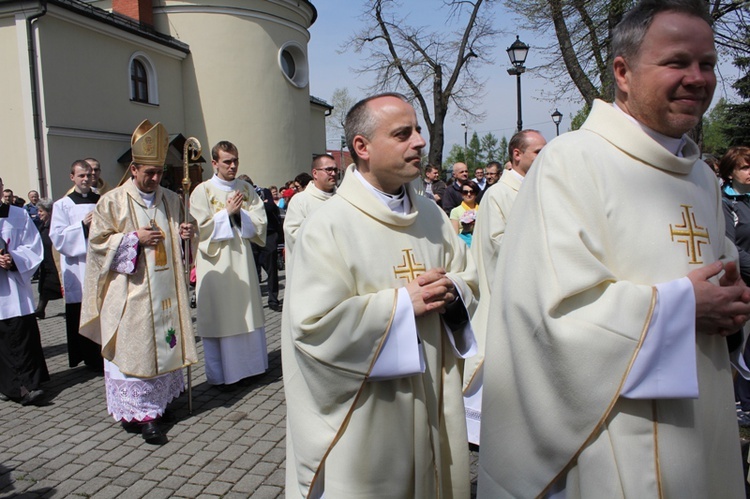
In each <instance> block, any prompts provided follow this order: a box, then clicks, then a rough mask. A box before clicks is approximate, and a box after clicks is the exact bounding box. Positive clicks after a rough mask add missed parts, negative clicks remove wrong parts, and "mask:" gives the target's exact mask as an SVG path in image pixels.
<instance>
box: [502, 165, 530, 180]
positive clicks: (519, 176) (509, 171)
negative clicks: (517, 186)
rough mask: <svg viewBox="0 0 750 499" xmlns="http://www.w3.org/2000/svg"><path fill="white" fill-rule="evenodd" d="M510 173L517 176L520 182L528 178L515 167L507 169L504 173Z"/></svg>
mask: <svg viewBox="0 0 750 499" xmlns="http://www.w3.org/2000/svg"><path fill="white" fill-rule="evenodd" d="M508 173H510V174H511V175H513V176H514V177H516V178H517V179H518V180H519V181H520V182H523V179H525V178H526V177H524V176H523V175H521V174H520V173H518V172H517V171H515V170H514V169H513V168H511V169H510V170H505V173H503V175H507V174H508Z"/></svg>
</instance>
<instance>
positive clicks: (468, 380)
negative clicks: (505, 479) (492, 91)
mask: <svg viewBox="0 0 750 499" xmlns="http://www.w3.org/2000/svg"><path fill="white" fill-rule="evenodd" d="M546 144H547V141H546V140H544V137H542V135H541V134H540V133H539V132H538V131H536V130H522V131H520V132H518V133H516V134H515V135H514V136H513V137H511V139H510V142H509V143H508V154H509V155H510V158H511V164H512V165H513V167H512V168H511V170H509V171H508V172H507V173H506V174H505V175H503V176H502V177H501V178H500V182H497V183H496V184H494V185H490V186H489V187H487V190H486V191H484V195H483V196H482V202H481V203H480V205H479V210H478V211H479V212H478V213H477V221H476V223H475V226H474V237H473V245H472V246H471V252H472V255H473V256H474V261H475V262H476V264H477V272H478V273H479V292H480V296H482V299H481V300H480V301H479V306H478V307H477V309H476V311H475V312H474V316H473V317H472V324H473V325H474V331H475V333H476V336H477V343H478V344H479V352H478V353H477V355H475V356H474V357H472V358H471V359H468V360H467V361H466V364H464V397H465V399H464V403H465V404H466V425H467V428H468V432H469V442H471V443H473V444H476V445H479V427H480V421H481V413H482V370H481V366H482V363H483V362H484V342H485V338H486V336H487V326H488V323H487V315H488V314H489V310H490V289H491V287H492V280H493V277H494V275H495V269H496V267H497V256H498V254H499V253H500V245H501V244H502V242H503V237H504V235H505V226H506V224H507V223H508V217H509V216H510V211H511V208H513V203H514V202H515V200H516V196H517V195H518V189H520V188H521V182H522V181H523V179H524V177H525V176H526V174H527V173H528V171H529V169H530V168H531V164H532V163H533V162H534V159H535V158H536V156H537V154H539V151H541V150H542V148H543V147H544V146H545V145H546ZM496 164H497V163H496ZM497 165H498V166H499V164H497ZM496 168H497V167H495V169H496ZM489 172H490V168H489V167H488V168H487V175H488V176H489V174H490V173H489Z"/></svg>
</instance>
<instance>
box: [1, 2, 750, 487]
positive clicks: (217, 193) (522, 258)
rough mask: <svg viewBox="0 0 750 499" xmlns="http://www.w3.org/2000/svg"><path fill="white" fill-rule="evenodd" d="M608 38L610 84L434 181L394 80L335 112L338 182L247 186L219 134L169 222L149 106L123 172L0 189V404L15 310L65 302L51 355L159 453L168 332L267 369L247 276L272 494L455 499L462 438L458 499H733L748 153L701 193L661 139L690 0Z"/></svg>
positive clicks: (682, 68)
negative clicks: (267, 403) (264, 392)
mask: <svg viewBox="0 0 750 499" xmlns="http://www.w3.org/2000/svg"><path fill="white" fill-rule="evenodd" d="M611 51H612V61H613V62H612V70H613V76H614V81H615V86H616V88H615V99H614V102H613V103H605V102H603V101H596V102H595V103H594V104H593V107H592V110H591V113H590V115H589V117H588V118H587V120H586V122H585V123H584V124H583V125H582V127H581V128H580V130H578V131H575V132H571V133H567V134H563V135H562V136H561V137H559V138H556V139H555V140H554V141H551V142H550V144H547V143H546V140H545V138H544V137H543V136H542V134H541V133H540V132H539V131H537V130H531V129H528V130H522V131H520V132H518V133H516V134H515V135H514V136H513V137H512V138H511V140H510V142H509V145H508V149H509V150H508V154H509V158H510V161H509V163H508V164H507V165H506V166H503V165H500V164H499V163H496V162H492V163H489V164H487V165H486V166H485V167H483V168H476V169H475V170H474V172H470V171H469V168H468V167H467V165H466V164H464V163H456V164H454V165H452V169H451V176H450V177H449V178H448V179H446V180H443V179H442V175H441V170H440V168H439V167H438V165H427V166H426V167H424V168H422V165H421V161H422V155H421V152H422V148H423V147H424V146H425V141H424V139H423V138H422V136H421V133H420V126H419V123H418V120H417V116H416V112H415V110H414V108H413V107H412V105H411V104H410V103H409V101H408V99H407V98H406V97H404V96H403V95H401V94H397V93H383V94H378V95H374V96H370V97H368V98H366V99H363V100H361V101H360V102H358V103H356V104H355V105H354V106H353V107H352V108H351V109H350V110H349V112H348V113H347V115H346V119H345V122H344V130H345V137H346V143H347V148H348V150H349V152H350V153H351V155H352V158H353V164H352V165H350V166H349V167H348V168H346V170H345V171H341V170H340V169H339V168H338V167H337V165H336V162H335V160H334V158H333V157H332V156H330V155H328V154H322V155H316V156H314V158H313V160H312V164H311V166H310V171H309V173H308V172H303V173H300V174H299V175H297V176H296V177H295V178H294V180H291V181H289V182H287V183H286V184H285V185H284V186H282V187H280V188H279V187H277V186H270V187H269V188H268V189H265V188H260V187H257V186H255V185H254V184H253V182H252V180H251V179H250V178H249V177H247V176H244V177H243V176H242V175H239V173H238V172H239V151H238V149H237V147H236V146H235V145H234V144H232V143H231V142H228V141H221V142H219V143H217V144H216V145H215V146H214V147H213V149H212V151H211V158H212V166H213V170H214V174H213V176H212V177H211V178H210V179H209V180H206V181H205V182H203V183H201V184H199V185H198V186H197V187H195V189H194V190H193V191H192V194H191V195H190V202H189V206H190V209H189V213H183V204H182V202H181V200H180V198H179V196H178V195H177V194H175V193H173V192H171V191H169V190H168V189H165V188H162V187H161V186H160V181H161V177H162V174H163V171H164V170H163V167H164V162H165V158H166V150H167V145H168V139H167V138H168V135H167V131H166V130H165V129H164V127H163V126H162V125H161V124H159V123H157V124H155V125H154V124H151V123H150V122H148V121H144V122H143V123H141V124H140V125H139V127H138V128H137V129H136V130H135V132H134V133H133V136H132V141H131V144H132V153H133V161H132V163H131V165H130V170H129V171H130V179H129V180H127V181H125V182H124V183H123V184H122V185H121V186H118V187H116V188H114V189H110V187H109V186H108V185H107V184H106V183H104V182H102V181H101V179H100V178H99V177H98V175H97V169H98V168H99V163H98V162H96V160H93V158H88V159H86V160H80V161H76V162H74V163H73V164H72V166H71V172H70V177H71V181H72V183H73V187H72V190H71V191H70V192H69V193H68V194H67V195H66V196H65V197H63V198H62V199H60V200H58V201H57V202H56V203H54V205H53V204H52V202H51V201H50V200H46V199H39V196H38V194H36V193H34V192H33V191H32V193H29V199H30V202H29V203H28V205H26V204H24V205H23V206H24V207H25V209H24V208H23V207H17V206H14V205H13V204H12V203H13V202H14V199H15V198H14V196H13V193H12V192H10V193H8V191H7V190H6V191H4V192H3V200H4V203H3V204H2V205H0V234H1V235H2V238H1V239H0V268H1V269H2V270H0V293H2V296H3V297H6V296H7V297H11V298H12V299H3V300H2V303H1V304H0V314H2V315H1V316H0V359H1V360H2V362H0V375H1V376H0V393H1V394H2V396H3V397H4V398H6V399H9V400H10V399H12V400H15V401H18V402H20V403H21V404H24V405H28V404H40V403H43V401H44V393H43V392H42V390H41V388H40V387H41V384H42V383H43V382H44V381H45V380H46V379H48V378H49V375H48V372H47V368H46V365H45V362H44V357H43V354H42V349H41V343H40V338H39V329H38V323H37V319H43V318H44V310H45V308H44V307H45V305H46V303H47V302H48V301H49V300H53V299H58V298H60V297H61V296H64V297H65V300H66V324H67V333H68V336H67V338H68V356H69V363H70V366H71V367H73V366H76V365H78V364H79V363H81V362H83V363H84V364H85V365H86V366H87V368H88V369H91V370H94V371H96V372H102V373H103V376H104V383H105V388H106V397H107V410H108V412H109V413H110V414H111V415H112V416H113V418H114V419H115V420H116V421H120V422H121V423H122V425H123V427H124V429H125V430H126V431H132V432H136V433H140V434H141V435H142V436H143V438H144V439H145V440H146V441H147V442H149V443H154V444H163V443H165V442H166V436H165V435H163V433H162V432H161V429H160V426H159V419H160V418H161V417H163V415H164V411H165V409H166V407H167V405H168V404H169V402H170V401H172V400H173V399H174V398H175V397H177V396H178V395H179V394H180V393H181V392H182V391H183V390H184V387H185V383H184V375H183V372H182V370H183V368H185V367H188V366H190V365H193V364H195V363H196V362H198V361H199V359H198V355H197V350H196V347H195V334H197V336H199V337H200V338H202V341H203V350H204V356H205V359H204V361H205V364H206V377H207V381H208V383H209V384H212V385H215V386H216V387H217V388H218V389H220V390H224V391H227V390H234V389H236V388H237V386H241V385H242V384H247V383H250V382H252V379H253V377H254V376H257V375H259V374H262V373H263V372H265V370H266V369H267V368H268V356H267V352H266V331H265V315H264V310H263V305H262V301H261V292H260V290H261V288H260V281H261V279H260V269H261V268H263V269H264V270H265V272H266V274H267V280H268V307H269V308H270V309H272V310H275V311H278V312H282V310H283V315H282V325H281V342H282V368H283V374H284V391H285V395H286V406H287V439H286V452H287V458H286V494H287V497H307V498H321V497H328V498H339V497H403V498H406V497H454V498H468V497H469V496H470V493H471V485H470V480H469V449H470V445H472V446H477V447H478V448H479V452H480V459H479V480H478V496H479V497H486V498H497V497H555V498H559V497H570V498H574V497H582V498H595V497H596V498H598V497H623V496H624V497H744V484H743V476H742V462H741V455H740V450H739V436H738V431H737V421H736V419H739V422H740V424H741V425H744V426H750V382H748V381H747V380H746V379H747V378H750V369H748V365H749V364H748V361H749V360H750V356H749V355H745V344H746V335H745V332H744V325H745V323H746V321H747V320H748V318H750V287H748V285H750V149H749V148H748V147H732V148H730V149H729V150H728V151H727V152H726V154H725V155H724V156H723V157H722V158H721V160H720V161H718V163H717V170H718V175H719V176H720V177H721V184H720V182H719V181H717V178H716V176H715V175H714V173H713V171H712V170H711V168H710V167H709V166H708V165H706V163H704V162H703V161H702V160H701V152H700V150H699V148H698V146H697V145H696V143H695V142H693V141H692V140H691V139H690V138H689V137H688V136H687V135H686V134H687V132H689V131H690V130H691V129H692V128H693V127H695V126H696V125H697V124H698V123H699V122H700V119H701V117H702V115H703V113H704V112H705V111H706V109H707V108H708V106H709V104H710V102H711V98H712V96H713V92H714V89H715V86H716V77H715V75H714V66H715V64H716V59H717V56H716V50H715V46H714V40H713V31H712V29H711V19H710V16H708V13H707V11H706V7H705V2H702V1H700V0H661V1H656V0H642V1H641V2H639V3H638V4H637V5H636V6H634V7H633V9H632V10H631V11H629V12H628V13H627V14H626V15H625V16H624V18H623V20H622V21H621V23H620V24H619V25H618V26H617V28H616V29H615V31H614V36H613V40H612V49H611ZM422 172H424V176H423V177H422V176H421V175H420V174H421V173H422ZM472 173H473V175H474V177H473V178H470V177H471V174H472ZM1 188H2V181H1V180H0V189H1ZM6 194H7V195H6ZM32 194H35V196H32ZM6 199H7V201H5V200H6ZM282 247H283V251H284V263H283V265H284V266H285V269H286V291H285V300H284V301H285V303H284V305H283V308H282V303H281V301H280V300H279V297H278V269H279V267H280V266H281V265H280V263H281V262H280V260H281V258H280V257H279V253H278V251H279V249H280V248H282ZM55 251H56V252H58V253H59V267H56V266H55V256H54V252H55ZM191 265H194V266H195V281H196V282H195V297H196V304H197V308H198V310H197V324H196V333H194V332H193V326H192V324H191V321H190V313H189V306H190V300H189V297H188V292H187V290H188V287H187V283H188V281H189V280H190V278H189V277H188V276H189V273H188V272H186V269H189V267H190V266H191ZM58 268H59V269H60V272H61V274H62V280H61V281H57V280H55V279H56V277H57V275H58V271H57V269H58ZM37 269H39V303H38V305H37V306H36V308H35V306H34V297H33V293H32V290H31V287H30V286H31V285H30V282H31V278H32V275H33V274H34V272H35V271H36V270H37ZM60 282H61V283H62V285H60ZM61 287H62V292H61V290H60V288H61ZM55 288H57V289H55ZM733 370H734V371H736V372H737V373H738V374H739V375H738V376H736V378H735V380H734V382H733V376H732V372H733ZM733 385H734V390H733ZM550 414H552V415H554V417H552V418H551V417H550Z"/></svg>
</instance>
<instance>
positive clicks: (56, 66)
mask: <svg viewBox="0 0 750 499" xmlns="http://www.w3.org/2000/svg"><path fill="white" fill-rule="evenodd" d="M38 26H39V39H40V41H39V57H40V61H41V65H42V68H43V71H42V100H43V116H44V124H45V127H44V129H45V132H46V144H47V148H46V149H47V152H48V158H47V164H48V165H49V167H48V171H49V183H50V184H51V186H52V193H53V195H54V196H55V197H59V196H61V195H62V194H64V192H65V190H67V188H68V186H69V184H70V181H69V167H70V164H71V163H72V162H73V161H74V160H75V159H80V158H83V157H87V156H93V157H96V158H97V159H99V161H100V162H101V164H102V176H103V177H104V178H105V180H106V181H107V182H109V183H116V182H117V181H119V179H120V177H121V176H122V174H123V172H124V167H123V166H121V165H118V164H117V163H116V160H117V158H119V157H120V155H122V153H123V152H125V151H126V150H127V149H128V148H129V146H130V143H129V141H130V135H131V133H132V131H133V130H134V129H135V127H136V126H137V125H138V124H139V123H140V122H141V121H142V120H143V119H146V118H148V119H150V120H152V121H154V122H155V121H161V122H162V123H164V125H165V126H166V127H167V130H168V131H169V132H170V133H178V132H180V131H182V129H183V127H184V111H183V96H182V59H183V57H184V54H182V53H179V52H177V51H175V50H172V49H166V48H161V47H159V46H156V44H153V43H149V42H146V41H143V40H142V39H141V38H140V37H136V36H125V35H124V34H123V32H122V31H121V30H118V29H116V28H113V27H109V26H105V25H102V24H101V23H97V22H89V21H88V20H85V19H83V20H82V19H80V16H75V15H73V14H69V13H67V12H62V11H60V12H53V11H50V12H49V13H48V14H47V15H46V16H44V17H42V18H41V19H40V20H39V21H38ZM135 52H139V53H141V54H143V55H144V56H145V57H147V58H148V60H149V61H151V62H152V63H153V64H152V65H153V68H154V70H155V74H156V77H157V81H158V105H151V104H144V103H139V102H133V101H131V100H130V87H129V85H130V76H129V75H130V71H129V68H130V59H131V56H132V55H133V54H134V53H135ZM61 189H62V190H61Z"/></svg>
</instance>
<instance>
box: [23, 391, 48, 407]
mask: <svg viewBox="0 0 750 499" xmlns="http://www.w3.org/2000/svg"><path fill="white" fill-rule="evenodd" d="M43 400H44V390H31V391H30V392H29V393H27V394H26V395H24V396H23V397H21V405H37V406H38V405H42V402H43Z"/></svg>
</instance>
